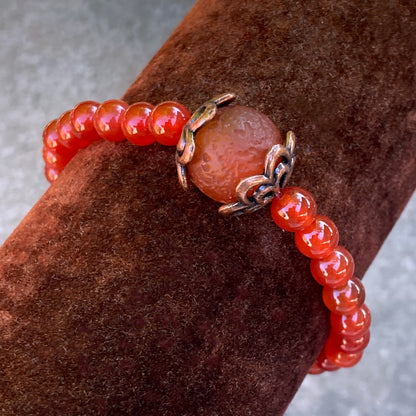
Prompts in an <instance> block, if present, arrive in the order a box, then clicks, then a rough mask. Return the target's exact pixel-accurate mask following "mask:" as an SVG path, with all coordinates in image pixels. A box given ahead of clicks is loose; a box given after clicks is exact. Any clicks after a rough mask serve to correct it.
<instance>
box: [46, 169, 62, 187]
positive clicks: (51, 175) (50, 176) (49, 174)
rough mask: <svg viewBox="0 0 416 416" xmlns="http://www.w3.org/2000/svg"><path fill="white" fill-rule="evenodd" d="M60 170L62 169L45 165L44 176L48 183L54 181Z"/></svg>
mask: <svg viewBox="0 0 416 416" xmlns="http://www.w3.org/2000/svg"><path fill="white" fill-rule="evenodd" d="M61 172H62V169H57V168H54V167H52V166H45V177H46V179H47V180H48V182H49V183H52V182H55V181H56V180H57V179H58V176H59V174H60V173H61Z"/></svg>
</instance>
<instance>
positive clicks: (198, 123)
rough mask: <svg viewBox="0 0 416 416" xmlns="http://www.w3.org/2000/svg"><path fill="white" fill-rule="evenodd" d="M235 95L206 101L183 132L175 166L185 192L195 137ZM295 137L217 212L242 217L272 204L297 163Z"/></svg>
mask: <svg viewBox="0 0 416 416" xmlns="http://www.w3.org/2000/svg"><path fill="white" fill-rule="evenodd" d="M234 99H235V94H233V93H226V94H222V95H219V96H216V97H214V98H213V99H212V100H209V101H206V102H205V103H204V104H202V106H201V107H199V108H198V109H197V110H196V111H195V112H194V113H193V114H192V116H191V118H190V119H189V121H188V122H187V123H186V125H185V127H184V129H183V130H182V134H181V137H180V139H179V142H178V145H177V147H176V167H177V171H178V178H179V182H180V184H181V185H182V187H183V188H184V189H185V190H188V189H189V177H188V172H187V168H186V165H187V164H188V163H189V162H190V161H191V160H192V157H193V155H194V152H195V134H196V132H197V130H198V129H200V128H201V127H202V126H203V125H204V124H205V123H207V122H209V121H210V120H212V119H213V118H214V117H215V115H216V114H217V109H218V107H219V106H221V105H225V104H229V103H230V102H231V101H233V100H234ZM295 141H296V138H295V134H294V133H293V132H292V131H289V132H288V133H287V135H286V144H285V145H281V144H277V145H275V146H273V147H272V148H271V149H270V150H269V152H268V153H267V156H266V160H265V163H264V171H263V174H262V175H255V176H250V177H249V178H245V179H243V180H242V181H241V182H240V183H239V184H238V185H237V187H236V195H237V202H234V203H231V204H227V205H222V206H221V207H220V208H219V210H218V212H219V213H221V214H223V215H241V214H245V213H249V212H253V211H256V210H258V209H260V208H262V207H264V206H265V205H267V204H268V203H270V202H271V201H272V199H273V197H274V196H275V194H277V193H279V192H280V190H281V189H282V188H283V187H284V186H285V185H286V183H287V182H288V180H289V178H290V175H291V174H292V170H293V165H294V163H295V144H296V143H295Z"/></svg>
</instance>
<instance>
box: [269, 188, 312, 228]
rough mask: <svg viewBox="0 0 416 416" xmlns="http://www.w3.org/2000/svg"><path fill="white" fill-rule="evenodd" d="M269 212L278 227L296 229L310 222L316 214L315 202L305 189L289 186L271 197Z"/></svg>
mask: <svg viewBox="0 0 416 416" xmlns="http://www.w3.org/2000/svg"><path fill="white" fill-rule="evenodd" d="M271 213H272V217H273V220H274V222H275V223H276V224H277V225H278V226H279V227H280V228H282V229H283V230H286V231H298V230H302V229H303V228H305V227H307V226H308V225H310V224H312V222H313V220H314V219H315V216H316V203H315V200H314V199H313V196H312V195H311V194H310V193H309V192H308V191H306V190H305V189H302V188H298V187H296V186H289V187H287V188H285V189H283V190H282V191H281V192H280V193H279V194H278V195H276V197H275V198H274V199H273V202H272V205H271Z"/></svg>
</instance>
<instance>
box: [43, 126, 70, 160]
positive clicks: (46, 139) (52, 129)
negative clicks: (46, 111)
mask: <svg viewBox="0 0 416 416" xmlns="http://www.w3.org/2000/svg"><path fill="white" fill-rule="evenodd" d="M57 124H58V120H52V121H51V122H49V123H48V124H47V125H46V127H45V128H44V130H43V133H42V139H43V144H44V146H45V147H47V148H48V149H53V150H55V151H56V152H57V153H60V154H63V155H65V154H68V155H69V154H74V150H73V149H68V148H67V147H66V146H64V145H63V144H62V143H61V142H60V141H59V136H58V129H57Z"/></svg>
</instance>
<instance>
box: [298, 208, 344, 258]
mask: <svg viewBox="0 0 416 416" xmlns="http://www.w3.org/2000/svg"><path fill="white" fill-rule="evenodd" d="M338 240H339V234H338V229H337V227H336V225H335V224H334V222H333V221H332V220H331V219H329V218H328V217H325V216H323V215H317V216H316V217H315V221H313V222H312V224H310V225H309V226H307V227H305V228H303V229H302V230H299V231H296V232H295V243H296V246H297V247H298V249H299V251H300V252H301V253H302V254H304V255H305V256H307V257H310V258H313V259H322V258H325V257H327V256H329V254H330V253H331V252H332V250H333V249H334V247H335V246H336V245H337V244H338Z"/></svg>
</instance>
